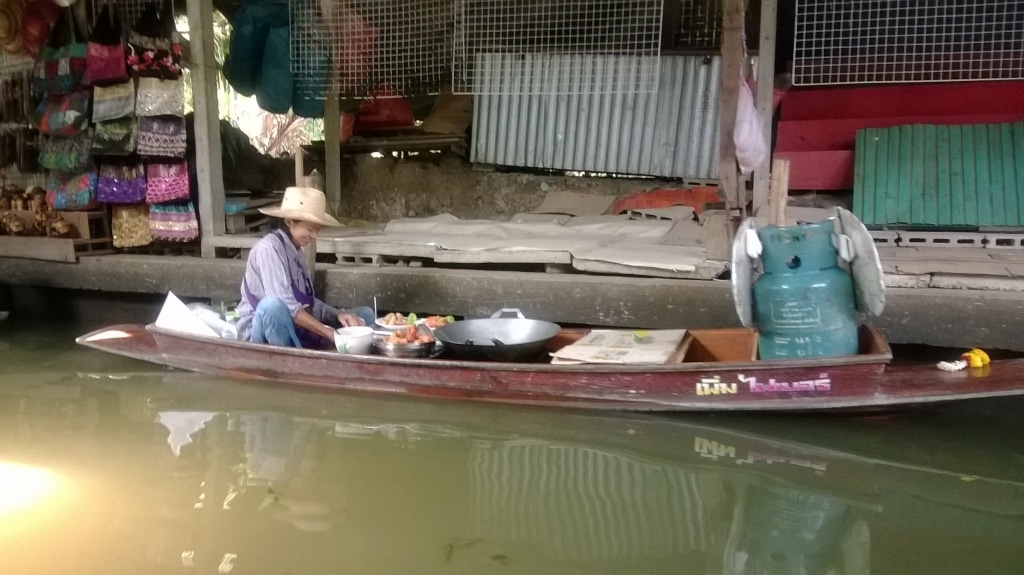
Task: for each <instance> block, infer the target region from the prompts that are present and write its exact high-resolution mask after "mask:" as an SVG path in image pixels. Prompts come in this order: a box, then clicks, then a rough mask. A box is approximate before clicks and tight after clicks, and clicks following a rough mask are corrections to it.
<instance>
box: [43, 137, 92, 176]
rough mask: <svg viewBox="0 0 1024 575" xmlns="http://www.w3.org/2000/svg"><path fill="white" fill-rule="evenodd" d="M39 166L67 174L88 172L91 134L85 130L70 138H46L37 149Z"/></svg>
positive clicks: (90, 163)
mask: <svg viewBox="0 0 1024 575" xmlns="http://www.w3.org/2000/svg"><path fill="white" fill-rule="evenodd" d="M39 165H40V166H42V167H44V168H46V169H47V170H57V171H60V172H69V173H78V172H84V171H86V170H88V169H89V168H91V167H92V134H90V133H89V131H88V130H85V131H83V132H82V133H80V134H78V135H77V136H71V137H70V138H60V137H49V138H46V140H45V141H44V142H43V145H42V146H40V148H39Z"/></svg>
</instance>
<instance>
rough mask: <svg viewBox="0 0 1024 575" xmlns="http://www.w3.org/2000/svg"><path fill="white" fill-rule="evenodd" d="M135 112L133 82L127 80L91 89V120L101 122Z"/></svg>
mask: <svg viewBox="0 0 1024 575" xmlns="http://www.w3.org/2000/svg"><path fill="white" fill-rule="evenodd" d="M133 114H135V84H134V83H133V82H132V81H131V80H129V81H127V82H124V83H121V84H114V85H113V86H95V87H93V89H92V121H93V122H102V121H104V120H113V119H115V118H123V117H125V116H131V115H133Z"/></svg>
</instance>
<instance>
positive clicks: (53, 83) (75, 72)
mask: <svg viewBox="0 0 1024 575" xmlns="http://www.w3.org/2000/svg"><path fill="white" fill-rule="evenodd" d="M77 29H78V26H77V25H76V24H75V17H74V15H73V14H72V12H71V9H70V8H64V9H62V10H61V11H60V14H59V15H58V16H57V21H56V22H54V23H53V28H52V29H51V30H50V35H49V37H48V38H47V39H46V46H44V47H43V49H42V51H41V52H40V53H39V58H38V59H37V60H36V63H35V66H34V67H33V70H32V87H33V88H35V89H36V91H38V92H47V93H50V94H62V93H65V92H70V91H71V90H73V89H74V88H75V86H77V85H79V84H80V83H81V82H82V76H84V75H85V67H86V46H85V42H83V41H81V40H80V39H79V38H80V34H79V33H78V30H77Z"/></svg>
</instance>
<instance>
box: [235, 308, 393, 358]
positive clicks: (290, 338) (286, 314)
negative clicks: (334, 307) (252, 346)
mask: <svg viewBox="0 0 1024 575" xmlns="http://www.w3.org/2000/svg"><path fill="white" fill-rule="evenodd" d="M345 311H347V312H348V313H352V314H355V315H357V316H358V317H360V318H361V319H362V320H363V323H365V324H366V325H369V326H372V325H373V322H374V321H376V319H377V318H376V316H374V314H373V309H371V308H369V307H367V306H359V307H356V308H352V309H350V310H345ZM327 325H329V326H331V327H335V328H336V327H340V324H338V321H337V320H336V319H335V320H334V321H331V322H327ZM249 341H251V342H253V343H268V344H270V345H277V346H281V347H302V344H301V343H300V342H299V336H298V335H297V334H296V333H295V322H294V321H292V314H291V312H290V311H288V306H286V305H284V302H283V301H281V298H279V297H273V296H269V297H265V298H263V299H261V300H260V303H259V305H257V306H256V313H254V314H253V316H252V331H251V332H250V333H249Z"/></svg>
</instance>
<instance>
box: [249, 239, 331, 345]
mask: <svg viewBox="0 0 1024 575" xmlns="http://www.w3.org/2000/svg"><path fill="white" fill-rule="evenodd" d="M274 235H277V236H278V237H277V238H275V237H273V236H274ZM281 240H283V241H281ZM291 278H294V279H295V281H296V283H297V284H298V285H295V286H294V288H295V289H296V290H299V291H301V292H303V293H305V294H307V295H309V296H313V298H314V299H313V305H312V306H311V307H310V308H309V309H307V310H306V311H308V312H309V314H310V315H312V316H313V317H315V318H316V319H318V320H320V321H321V322H323V323H325V324H327V325H333V324H334V323H336V321H337V317H338V312H339V310H338V308H336V307H334V306H331V305H328V304H326V303H324V302H323V301H321V300H319V299H316V298H315V296H314V294H313V281H312V278H311V276H310V274H309V268H307V267H306V258H305V256H304V255H303V254H302V252H301V251H300V250H299V248H298V246H296V245H295V243H294V242H293V241H292V240H291V237H289V236H288V232H287V231H285V230H275V231H273V232H271V233H269V234H267V235H266V236H263V238H262V239H260V241H258V242H256V245H255V246H253V248H252V250H251V251H250V252H249V259H248V260H246V264H245V276H244V279H243V287H242V288H241V292H242V298H241V301H240V303H239V304H238V308H237V311H238V314H239V320H238V339H240V340H242V341H246V340H248V339H249V332H250V329H251V326H252V316H253V314H254V313H256V310H255V308H254V307H253V306H252V305H250V304H249V299H248V298H247V297H246V294H245V288H246V287H248V288H249V293H250V294H252V295H253V296H254V297H255V298H256V300H257V302H258V301H259V300H262V299H263V298H265V297H267V296H277V297H279V298H281V301H283V302H284V304H285V305H286V306H287V307H288V311H289V312H291V314H292V318H294V317H295V315H296V314H297V313H299V310H301V309H302V308H303V306H302V304H300V303H299V301H298V300H297V299H295V292H294V291H293V286H292V279H291Z"/></svg>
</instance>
